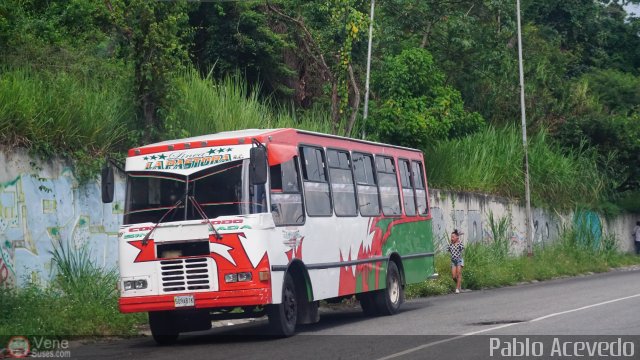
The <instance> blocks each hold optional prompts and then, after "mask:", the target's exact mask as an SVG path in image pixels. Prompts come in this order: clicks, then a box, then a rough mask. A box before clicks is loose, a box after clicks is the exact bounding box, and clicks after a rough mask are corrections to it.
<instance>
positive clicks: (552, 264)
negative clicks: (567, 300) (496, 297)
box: [407, 216, 640, 297]
mask: <svg viewBox="0 0 640 360" xmlns="http://www.w3.org/2000/svg"><path fill="white" fill-rule="evenodd" d="M490 226H491V231H492V234H493V239H492V240H490V241H486V242H479V243H473V244H470V245H468V246H467V248H466V249H465V251H464V262H465V267H464V270H463V273H462V279H463V283H462V287H463V288H465V289H472V290H478V289H483V288H495V287H501V286H509V285H515V284H518V283H522V282H531V281H541V280H549V279H553V278H557V277H563V276H576V275H580V274H586V273H597V272H605V271H609V270H610V269H612V268H617V267H623V266H628V265H638V264H640V256H636V255H633V254H628V253H622V252H620V251H619V249H618V247H617V246H616V239H615V237H614V236H613V235H604V236H597V235H596V234H594V233H593V232H592V231H591V230H590V229H588V228H587V227H586V226H573V227H570V228H566V229H564V231H563V232H562V233H561V234H560V236H559V238H558V239H557V240H556V241H555V242H553V243H550V244H542V245H536V246H534V250H533V254H534V255H533V256H532V257H528V256H527V255H526V254H518V255H514V254H510V253H509V243H510V242H511V238H510V236H509V234H510V230H509V229H510V225H509V223H508V220H506V219H500V220H496V221H493V219H492V218H491V216H490ZM436 272H437V273H439V274H440V277H439V278H438V279H437V280H435V281H426V282H423V283H420V284H413V285H410V286H409V287H408V288H407V296H408V297H419V296H430V295H441V294H446V293H449V292H452V291H453V290H454V289H455V284H454V282H453V280H452V279H451V261H450V257H449V254H448V253H444V252H441V253H439V254H438V255H437V256H436Z"/></svg>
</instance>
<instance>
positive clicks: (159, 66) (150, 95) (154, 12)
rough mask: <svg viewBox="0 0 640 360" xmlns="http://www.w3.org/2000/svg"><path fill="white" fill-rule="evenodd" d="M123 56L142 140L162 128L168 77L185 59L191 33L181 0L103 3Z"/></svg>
mask: <svg viewBox="0 0 640 360" xmlns="http://www.w3.org/2000/svg"><path fill="white" fill-rule="evenodd" d="M106 3H107V7H108V9H109V10H110V12H111V14H112V16H113V21H114V23H115V24H116V26H117V29H118V36H119V37H120V38H121V40H122V42H123V43H124V46H123V50H124V53H125V57H126V58H127V59H130V60H131V62H132V63H133V67H134V86H135V89H134V94H135V98H136V103H137V104H138V112H139V116H140V118H141V119H143V120H144V128H143V133H144V137H145V139H146V141H150V140H154V139H156V138H158V137H159V131H160V130H161V129H162V128H163V127H164V125H166V124H165V123H164V120H165V119H163V114H164V113H166V110H167V106H168V105H169V103H170V97H171V95H172V82H171V74H173V73H175V71H177V70H180V69H182V68H183V66H184V64H185V63H186V61H187V60H188V52H187V49H188V44H189V38H190V34H191V30H190V27H189V25H188V16H187V10H188V7H187V4H186V2H185V1H146V0H107V2H106Z"/></svg>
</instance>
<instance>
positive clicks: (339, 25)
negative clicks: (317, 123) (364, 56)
mask: <svg viewBox="0 0 640 360" xmlns="http://www.w3.org/2000/svg"><path fill="white" fill-rule="evenodd" d="M268 8H269V10H270V11H271V12H273V13H274V14H276V15H277V16H279V17H280V18H281V19H282V20H283V21H285V22H286V23H287V24H289V32H290V34H291V36H292V37H293V38H294V39H295V40H294V41H295V42H296V44H298V46H299V47H300V49H301V51H300V55H299V56H300V58H301V61H302V62H304V63H305V65H306V66H305V68H306V69H307V71H309V72H314V73H316V76H315V77H316V79H319V80H320V83H321V86H322V87H323V88H324V93H325V96H328V98H329V102H330V106H331V120H332V125H333V126H332V128H333V132H334V133H335V134H343V135H346V136H349V135H350V133H351V131H352V130H353V127H354V125H355V122H356V120H357V117H358V114H359V106H360V98H361V95H360V88H361V86H360V85H359V83H360V81H359V80H358V77H357V75H356V70H355V69H354V65H353V53H354V52H356V51H357V49H356V47H357V46H358V45H359V43H360V41H361V39H362V29H364V28H365V27H366V25H367V17H366V15H365V11H364V9H365V8H366V5H365V3H364V1H363V0H330V1H326V2H325V1H323V2H313V1H298V0H296V1H291V2H284V3H282V4H280V5H268ZM360 50H363V49H360Z"/></svg>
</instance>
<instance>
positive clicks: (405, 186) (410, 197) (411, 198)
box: [398, 159, 416, 216]
mask: <svg viewBox="0 0 640 360" xmlns="http://www.w3.org/2000/svg"><path fill="white" fill-rule="evenodd" d="M398 163H399V164H400V182H401V183H402V198H403V199H404V200H403V205H404V213H405V214H406V215H407V216H416V196H415V194H414V190H413V187H412V182H411V170H410V169H409V161H408V160H402V159H400V160H399V162H398Z"/></svg>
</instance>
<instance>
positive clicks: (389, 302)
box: [374, 261, 404, 315]
mask: <svg viewBox="0 0 640 360" xmlns="http://www.w3.org/2000/svg"><path fill="white" fill-rule="evenodd" d="M386 285H387V287H386V288H385V289H383V290H381V291H377V292H375V293H374V301H375V305H376V309H377V310H378V313H380V314H381V315H393V314H395V313H397V312H398V311H399V310H400V305H401V304H402V302H403V301H404V289H403V287H402V278H401V276H400V271H399V270H398V266H397V265H396V263H395V262H393V261H389V265H388V266H387V284H386Z"/></svg>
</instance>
